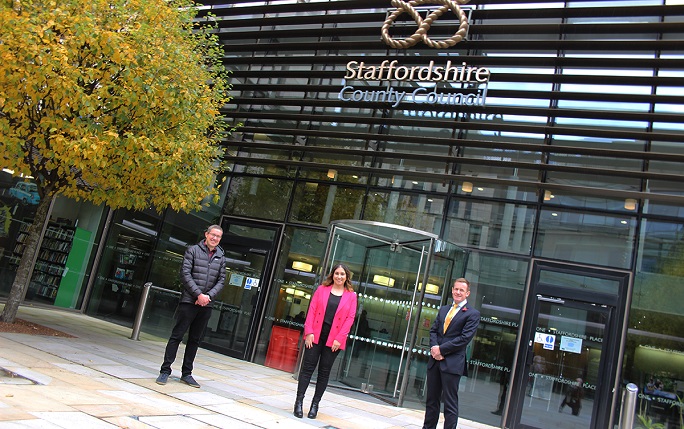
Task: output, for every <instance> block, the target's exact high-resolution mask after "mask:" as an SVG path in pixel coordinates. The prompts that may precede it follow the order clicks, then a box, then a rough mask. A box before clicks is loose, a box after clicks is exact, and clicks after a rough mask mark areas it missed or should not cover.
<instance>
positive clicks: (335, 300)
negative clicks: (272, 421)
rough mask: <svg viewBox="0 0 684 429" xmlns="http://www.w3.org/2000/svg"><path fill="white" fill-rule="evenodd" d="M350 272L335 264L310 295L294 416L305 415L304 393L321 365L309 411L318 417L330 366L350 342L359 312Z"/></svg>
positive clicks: (311, 415)
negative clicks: (348, 340)
mask: <svg viewBox="0 0 684 429" xmlns="http://www.w3.org/2000/svg"><path fill="white" fill-rule="evenodd" d="M351 276H352V273H351V271H349V268H347V266H346V265H343V264H337V265H335V266H334V267H333V269H332V272H331V273H330V274H328V277H326V279H325V280H324V281H323V284H321V285H320V286H318V288H317V289H316V292H314V294H313V297H311V303H309V311H308V312H307V314H306V321H305V322H304V346H305V347H306V348H305V349H304V360H303V361H302V368H301V370H300V371H299V384H298V385H297V399H296V400H295V405H294V415H295V417H299V418H302V416H303V415H304V411H303V410H302V405H303V403H304V394H305V393H306V389H307V387H309V383H310V382H311V376H312V375H313V372H314V370H315V369H316V366H318V378H317V379H316V391H315V393H314V397H313V400H312V401H311V408H310V409H309V414H308V415H307V417H308V418H310V419H315V418H316V416H317V415H318V403H319V402H320V401H321V397H323V393H324V392H325V389H326V387H328V379H329V378H330V370H331V369H332V366H333V363H335V358H336V357H337V355H338V353H339V351H340V350H344V348H345V346H346V345H347V335H349V330H350V329H351V327H352V324H354V316H355V315H356V293H355V292H354V288H353V286H352V284H351Z"/></svg>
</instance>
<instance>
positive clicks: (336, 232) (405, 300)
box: [320, 220, 467, 407]
mask: <svg viewBox="0 0 684 429" xmlns="http://www.w3.org/2000/svg"><path fill="white" fill-rule="evenodd" d="M466 256H467V254H466V252H465V251H464V250H463V249H460V248H458V247H456V246H455V245H453V244H450V243H447V242H444V241H441V240H439V239H438V238H437V236H436V235H435V234H431V233H428V232H424V231H419V230H416V229H412V228H407V227H402V226H398V225H391V224H384V223H378V222H369V221H352V220H345V221H336V222H333V223H332V224H331V225H330V228H329V233H328V243H327V248H326V254H325V256H324V258H323V263H322V265H321V267H322V270H321V273H320V274H321V277H324V276H326V275H327V274H328V272H329V271H330V269H331V267H332V266H333V265H335V264H338V263H343V264H345V265H347V266H348V267H349V268H350V270H351V271H352V273H353V274H352V283H353V284H354V289H355V291H356V292H357V296H358V311H357V318H356V321H355V323H354V326H353V327H352V329H351V332H350V335H349V340H348V343H347V347H346V350H345V351H344V354H343V355H342V356H340V357H338V358H337V360H336V363H335V367H334V368H333V372H332V374H331V380H330V384H331V385H333V386H335V385H336V386H338V387H345V388H351V389H355V390H360V391H363V392H365V393H368V394H371V395H374V396H376V397H379V398H382V399H383V400H385V401H387V402H390V403H392V404H394V405H397V406H403V405H404V404H405V403H406V405H410V403H415V405H416V407H418V406H419V405H418V404H419V403H421V402H424V394H425V376H426V372H427V368H426V365H427V360H428V356H429V350H430V345H429V344H430V333H429V331H430V327H431V325H432V322H433V321H434V318H435V316H436V314H437V310H438V309H439V307H440V305H443V304H445V303H446V302H447V301H448V300H449V299H450V298H451V285H452V284H453V281H454V280H455V279H457V278H459V277H462V276H463V273H464V270H465V266H466Z"/></svg>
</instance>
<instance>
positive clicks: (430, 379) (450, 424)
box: [423, 362, 461, 429]
mask: <svg viewBox="0 0 684 429" xmlns="http://www.w3.org/2000/svg"><path fill="white" fill-rule="evenodd" d="M460 381H461V376H460V375H456V374H448V373H446V372H442V371H440V370H439V362H438V363H436V364H435V365H433V366H432V368H430V369H428V371H427V393H426V395H425V420H424V421H423V429H435V428H436V427H437V422H438V421H439V411H440V408H441V399H444V429H456V425H457V424H458V383H459V382H460Z"/></svg>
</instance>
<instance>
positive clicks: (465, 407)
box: [459, 252, 528, 427]
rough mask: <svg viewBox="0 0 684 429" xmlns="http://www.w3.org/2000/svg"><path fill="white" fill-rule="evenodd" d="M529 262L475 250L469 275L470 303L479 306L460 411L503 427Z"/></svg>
mask: <svg viewBox="0 0 684 429" xmlns="http://www.w3.org/2000/svg"><path fill="white" fill-rule="evenodd" d="M527 265H528V263H527V262H526V261H523V260H519V259H512V258H504V257H501V256H494V255H488V254H486V253H480V252H471V253H469V255H468V269H467V270H466V275H465V277H466V278H467V279H469V280H471V284H470V296H469V297H468V302H469V303H471V304H472V305H473V306H474V307H475V308H477V309H479V310H480V316H481V317H480V326H478V328H477V333H476V335H475V338H474V339H473V342H472V346H471V347H472V354H470V355H469V357H470V366H469V376H468V378H467V379H463V381H462V382H461V386H462V387H463V388H464V389H467V392H468V394H467V395H462V396H460V397H459V401H460V404H461V406H460V407H459V414H460V415H461V416H462V417H463V418H466V419H473V420H475V419H477V421H480V422H482V423H486V424H490V425H492V426H496V427H500V421H501V417H499V416H501V415H502V414H503V410H504V404H505V402H506V391H507V389H508V385H509V382H510V378H511V371H512V368H513V357H514V354H515V341H516V339H517V336H518V331H519V329H520V309H521V308H522V306H523V304H522V303H523V299H524V286H525V278H526V275H527Z"/></svg>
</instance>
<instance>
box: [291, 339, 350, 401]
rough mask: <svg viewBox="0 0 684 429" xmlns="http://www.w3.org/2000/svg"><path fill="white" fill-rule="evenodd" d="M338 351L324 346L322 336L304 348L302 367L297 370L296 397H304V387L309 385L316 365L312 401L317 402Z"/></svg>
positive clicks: (323, 391) (328, 378)
mask: <svg viewBox="0 0 684 429" xmlns="http://www.w3.org/2000/svg"><path fill="white" fill-rule="evenodd" d="M326 338H327V335H326ZM339 352H340V351H339V350H337V351H336V352H333V351H332V349H331V348H330V347H326V346H325V339H324V338H320V341H319V342H318V344H314V345H313V347H311V348H310V349H306V348H305V349H304V360H303V361H302V369H301V370H300V371H299V382H298V383H297V399H301V398H304V394H305V393H306V389H307V388H308V387H309V383H311V376H312V375H313V372H314V370H315V369H316V366H318V377H317V378H316V391H315V392H314V397H313V401H312V402H316V403H318V402H320V401H321V398H322V397H323V393H325V389H326V388H327V387H328V381H329V380H330V371H331V370H332V367H333V364H334V363H335V358H337V355H338V354H339Z"/></svg>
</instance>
